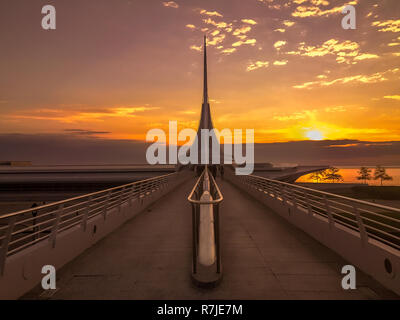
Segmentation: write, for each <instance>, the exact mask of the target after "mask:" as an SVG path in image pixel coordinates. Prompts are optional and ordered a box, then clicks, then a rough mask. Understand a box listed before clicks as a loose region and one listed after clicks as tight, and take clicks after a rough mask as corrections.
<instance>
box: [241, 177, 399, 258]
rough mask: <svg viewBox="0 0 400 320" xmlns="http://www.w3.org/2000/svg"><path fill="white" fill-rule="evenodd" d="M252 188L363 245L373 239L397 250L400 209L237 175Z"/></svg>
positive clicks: (269, 180) (264, 179)
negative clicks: (348, 232)
mask: <svg viewBox="0 0 400 320" xmlns="http://www.w3.org/2000/svg"><path fill="white" fill-rule="evenodd" d="M235 179H239V180H240V182H241V183H243V184H245V185H246V186H247V188H249V189H255V190H257V191H258V192H261V193H264V194H265V195H268V196H270V197H272V198H275V199H277V200H280V201H282V202H283V203H285V204H288V205H291V206H294V207H295V208H297V209H300V210H302V211H305V212H307V213H308V214H310V215H316V216H319V217H322V218H325V219H326V220H327V222H328V223H329V224H331V225H342V226H345V227H348V228H350V229H352V230H354V231H356V232H358V233H359V235H360V238H361V240H362V241H363V242H368V241H369V239H375V240H377V241H380V242H382V243H384V244H386V245H388V246H390V247H392V248H395V249H397V250H400V209H397V208H391V207H387V206H383V205H379V204H374V203H371V202H367V201H362V200H357V199H352V198H348V197H344V196H340V195H336V194H332V193H328V192H323V191H318V190H313V189H310V188H305V187H301V186H297V185H293V184H290V183H285V182H281V181H276V180H271V179H267V178H263V177H259V176H254V175H248V176H236V178H235Z"/></svg>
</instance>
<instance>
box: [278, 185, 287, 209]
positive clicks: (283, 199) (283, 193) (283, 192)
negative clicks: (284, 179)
mask: <svg viewBox="0 0 400 320" xmlns="http://www.w3.org/2000/svg"><path fill="white" fill-rule="evenodd" d="M279 187H280V193H281V198H282V204H283V205H285V204H286V205H287V202H286V199H285V198H286V197H285V190H284V186H283V185H281V184H280V185H279Z"/></svg>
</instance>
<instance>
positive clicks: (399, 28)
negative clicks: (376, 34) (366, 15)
mask: <svg viewBox="0 0 400 320" xmlns="http://www.w3.org/2000/svg"><path fill="white" fill-rule="evenodd" d="M371 25H372V26H374V27H378V28H379V29H378V31H380V32H400V20H385V21H374V22H372V24H371Z"/></svg>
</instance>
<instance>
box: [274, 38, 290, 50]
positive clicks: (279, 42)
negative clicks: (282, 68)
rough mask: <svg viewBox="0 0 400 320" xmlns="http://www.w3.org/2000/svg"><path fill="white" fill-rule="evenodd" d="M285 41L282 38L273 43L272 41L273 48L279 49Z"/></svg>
mask: <svg viewBox="0 0 400 320" xmlns="http://www.w3.org/2000/svg"><path fill="white" fill-rule="evenodd" d="M286 43H287V42H286V41H284V40H279V41H276V42H275V43H274V47H275V49H276V50H278V51H279V50H280V49H281V48H282V47H283V46H284V45H286Z"/></svg>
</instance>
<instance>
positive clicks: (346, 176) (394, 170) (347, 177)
mask: <svg viewBox="0 0 400 320" xmlns="http://www.w3.org/2000/svg"><path fill="white" fill-rule="evenodd" d="M337 168H338V169H340V170H339V174H341V175H342V177H343V180H344V181H343V183H364V181H362V180H357V176H358V171H359V170H360V168H359V167H337ZM370 169H372V170H371V175H372V177H373V176H374V167H370ZM385 169H386V173H387V174H388V175H389V176H391V177H393V180H391V181H383V185H384V186H400V167H385ZM310 176H311V174H307V175H305V176H303V177H300V178H299V179H297V181H296V182H315V180H312V179H310ZM320 182H321V183H330V182H331V181H320ZM367 183H368V185H370V186H379V185H380V184H381V181H380V180H373V178H372V180H369V181H368V180H367Z"/></svg>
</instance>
